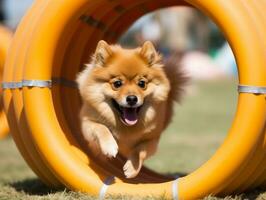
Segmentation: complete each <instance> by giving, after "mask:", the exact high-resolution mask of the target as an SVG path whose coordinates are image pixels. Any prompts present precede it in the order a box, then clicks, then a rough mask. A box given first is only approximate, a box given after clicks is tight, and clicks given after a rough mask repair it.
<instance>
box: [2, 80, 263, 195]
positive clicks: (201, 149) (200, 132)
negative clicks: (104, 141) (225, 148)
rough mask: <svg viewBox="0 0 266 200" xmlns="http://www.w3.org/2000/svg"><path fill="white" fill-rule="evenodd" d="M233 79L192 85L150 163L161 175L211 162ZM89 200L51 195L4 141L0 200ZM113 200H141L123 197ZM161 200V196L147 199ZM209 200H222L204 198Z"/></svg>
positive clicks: (230, 103) (233, 94)
mask: <svg viewBox="0 0 266 200" xmlns="http://www.w3.org/2000/svg"><path fill="white" fill-rule="evenodd" d="M236 98H237V91H236V85H235V83H234V81H231V80H226V81H215V82H200V83H197V84H193V86H192V87H191V88H190V89H189V91H188V95H187V97H186V98H185V99H184V103H183V104H182V105H181V106H177V107H176V115H175V119H174V123H172V124H171V126H170V127H169V128H168V129H167V131H166V132H165V133H164V135H163V137H162V140H161V143H160V148H159V151H158V153H157V154H156V156H154V157H153V158H151V159H150V160H148V161H147V162H146V164H147V165H148V166H149V167H151V168H152V169H155V170H156V171H159V172H165V173H174V172H183V173H189V172H191V171H193V170H195V169H196V168H197V167H199V166H200V165H201V164H202V163H204V162H205V161H206V160H208V159H209V158H210V157H211V155H212V154H213V153H214V152H215V150H216V149H217V148H218V147H219V145H220V144H221V142H222V141H223V138H224V137H225V135H226V132H227V130H228V129H229V128H230V124H231V121H232V119H233V114H234V111H235V108H236ZM17 199H21V200H25V199H27V200H28V199H29V200H31V199H32V200H45V199H52V200H55V199H58V200H61V199H62V200H63V199H64V200H65V199H66V200H72V199H78V200H85V199H86V200H88V199H96V198H95V197H91V196H88V195H86V194H82V193H76V192H71V191H68V190H64V191H52V190H51V189H50V188H47V187H46V186H45V185H43V184H42V183H41V182H40V181H39V180H38V179H37V177H36V176H35V175H34V174H33V173H32V171H31V170H30V169H29V168H28V167H27V165H26V164H25V162H24V160H23V158H21V156H20V154H19V153H18V151H17V149H16V147H15V145H14V143H13V141H12V140H11V138H8V139H6V140H3V141H0V200H17ZM112 199H139V198H137V197H126V196H119V197H114V198H112ZM146 199H163V198H146ZM205 199H206V200H210V199H223V198H215V197H206V198H205ZM224 199H228V200H229V199H237V200H238V199H239V200H240V199H260V200H266V192H265V191H259V190H257V191H252V192H251V193H248V194H242V195H239V196H235V197H225V198H224Z"/></svg>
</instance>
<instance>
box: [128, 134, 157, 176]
mask: <svg viewBox="0 0 266 200" xmlns="http://www.w3.org/2000/svg"><path fill="white" fill-rule="evenodd" d="M158 142H159V138H155V139H152V140H147V141H144V142H141V143H140V144H138V145H137V146H136V148H135V150H134V152H133V153H132V154H131V156H129V158H128V160H127V162H126V163H125V165H124V167H123V170H124V174H125V176H126V177H127V178H134V177H136V176H137V175H138V173H139V171H140V170H141V167H142V165H143V162H144V160H145V159H147V158H148V157H150V156H152V155H153V154H154V153H155V152H156V150H157V146H158Z"/></svg>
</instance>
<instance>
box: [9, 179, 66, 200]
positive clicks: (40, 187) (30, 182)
mask: <svg viewBox="0 0 266 200" xmlns="http://www.w3.org/2000/svg"><path fill="white" fill-rule="evenodd" d="M8 185H9V186H10V187H13V188H14V189H15V190H16V191H18V192H24V193H26V194H28V195H40V196H44V195H48V194H51V193H56V192H59V191H63V190H64V189H62V188H61V189H60V188H59V189H54V188H51V187H48V186H46V185H45V184H44V183H42V182H41V181H40V180H39V179H37V178H32V179H25V180H22V181H18V182H14V183H9V184H8Z"/></svg>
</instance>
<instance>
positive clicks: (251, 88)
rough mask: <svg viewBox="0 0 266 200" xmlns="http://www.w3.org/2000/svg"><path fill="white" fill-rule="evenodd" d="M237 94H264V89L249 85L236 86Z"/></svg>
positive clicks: (265, 89) (265, 90)
mask: <svg viewBox="0 0 266 200" xmlns="http://www.w3.org/2000/svg"><path fill="white" fill-rule="evenodd" d="M238 92H239V93H251V94H257V95H258V94H266V87H264V86H250V85H238Z"/></svg>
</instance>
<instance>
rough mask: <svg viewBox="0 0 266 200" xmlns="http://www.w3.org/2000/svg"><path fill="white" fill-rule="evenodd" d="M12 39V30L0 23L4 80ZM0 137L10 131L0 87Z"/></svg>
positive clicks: (0, 58)
mask: <svg viewBox="0 0 266 200" xmlns="http://www.w3.org/2000/svg"><path fill="white" fill-rule="evenodd" d="M11 40H12V31H11V30H9V29H7V28H6V27H4V26H2V25H0V81H2V77H3V70H4V63H5V59H6V55H7V51H8V47H9V45H10V43H11ZM0 96H1V97H0V139H2V138H4V137H5V136H6V135H7V134H8V132H9V128H8V123H7V119H6V115H5V112H4V105H3V100H2V88H0Z"/></svg>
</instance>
